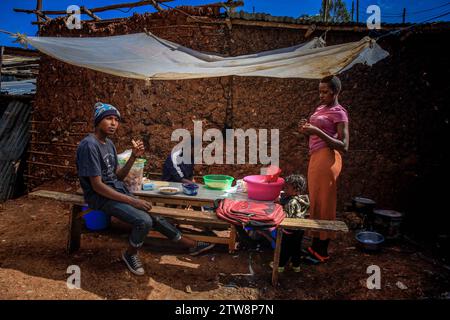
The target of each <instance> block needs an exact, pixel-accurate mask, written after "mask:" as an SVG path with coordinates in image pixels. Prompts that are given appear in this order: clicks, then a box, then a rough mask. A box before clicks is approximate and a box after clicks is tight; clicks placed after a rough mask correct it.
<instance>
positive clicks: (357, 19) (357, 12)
mask: <svg viewBox="0 0 450 320" xmlns="http://www.w3.org/2000/svg"><path fill="white" fill-rule="evenodd" d="M356 23H359V0H356Z"/></svg>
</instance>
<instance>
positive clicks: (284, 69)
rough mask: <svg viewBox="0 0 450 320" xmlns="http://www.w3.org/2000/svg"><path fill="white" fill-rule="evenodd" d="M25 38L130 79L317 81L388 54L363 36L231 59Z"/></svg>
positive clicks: (153, 47) (148, 43) (135, 41)
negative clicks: (223, 78)
mask: <svg viewBox="0 0 450 320" xmlns="http://www.w3.org/2000/svg"><path fill="white" fill-rule="evenodd" d="M26 40H27V41H28V42H29V43H30V44H31V45H32V46H33V47H35V48H36V49H38V50H39V51H41V52H43V53H45V54H47V55H49V56H51V57H54V58H56V59H59V60H62V61H64V62H67V63H70V64H73V65H77V66H81V67H85V68H89V69H94V70H97V71H101V72H105V73H109V74H113V75H117V76H122V77H128V78H135V79H160V80H178V79H195V78H207V77H221V76H229V75H237V76H261V77H276V78H309V79H320V78H322V77H324V76H326V75H329V74H337V73H339V72H342V71H344V70H347V69H349V68H350V67H352V66H353V65H354V64H355V63H364V64H367V65H372V64H374V63H376V62H378V61H379V60H381V59H383V58H385V57H387V56H388V55H389V54H388V53H387V52H386V51H385V50H383V49H382V48H381V47H380V46H379V45H378V44H377V43H376V42H375V41H374V40H372V39H370V38H369V37H365V38H363V39H361V40H360V41H356V42H349V43H344V44H339V45H333V46H328V47H327V46H325V43H324V41H323V40H322V39H321V38H315V39H313V40H311V41H309V42H305V43H302V44H299V45H297V46H293V47H289V48H283V49H277V50H271V51H265V52H260V53H256V54H250V55H244V56H237V57H223V56H220V55H213V54H207V53H202V52H199V51H195V50H192V49H189V48H186V47H183V46H181V45H179V44H176V43H173V42H170V41H167V40H164V39H161V38H158V37H156V36H155V35H152V34H146V33H136V34H129V35H121V36H112V37H90V38H87V37H86V38H66V37H27V38H26Z"/></svg>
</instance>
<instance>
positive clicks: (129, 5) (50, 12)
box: [13, 0, 173, 15]
mask: <svg viewBox="0 0 450 320" xmlns="http://www.w3.org/2000/svg"><path fill="white" fill-rule="evenodd" d="M172 1H173V0H158V1H156V2H159V3H161V2H172ZM146 5H153V1H152V0H146V1H138V2H130V3H122V4H114V5H110V6H105V7H99V8H92V9H89V11H91V12H92V13H96V12H103V11H108V10H114V9H120V8H135V7H141V6H146ZM13 10H14V11H15V12H23V13H28V14H32V13H34V14H36V11H37V10H29V9H19V8H14V9H13ZM41 12H42V13H43V14H46V15H61V14H62V15H66V14H67V12H66V10H44V11H41Z"/></svg>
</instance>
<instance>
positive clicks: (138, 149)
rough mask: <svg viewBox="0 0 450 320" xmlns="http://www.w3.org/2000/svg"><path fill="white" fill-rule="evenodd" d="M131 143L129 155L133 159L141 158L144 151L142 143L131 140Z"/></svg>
mask: <svg viewBox="0 0 450 320" xmlns="http://www.w3.org/2000/svg"><path fill="white" fill-rule="evenodd" d="M131 143H132V144H133V149H132V151H131V155H132V156H133V157H135V158H137V157H142V156H143V155H144V151H145V149H144V143H143V142H142V141H141V140H138V141H134V140H131Z"/></svg>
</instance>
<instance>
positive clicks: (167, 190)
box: [158, 187, 180, 196]
mask: <svg viewBox="0 0 450 320" xmlns="http://www.w3.org/2000/svg"><path fill="white" fill-rule="evenodd" d="M158 191H159V193H162V194H165V195H168V196H172V195H174V194H177V193H178V192H180V189H178V188H175V187H161V188H159V189H158Z"/></svg>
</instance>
